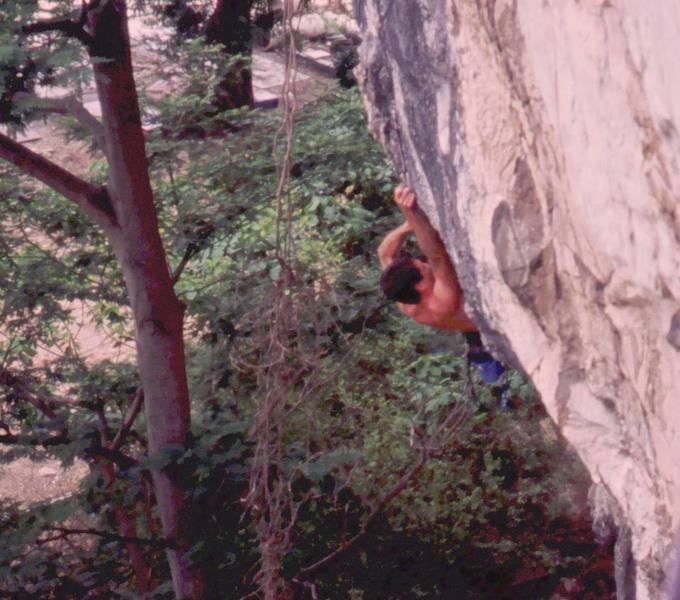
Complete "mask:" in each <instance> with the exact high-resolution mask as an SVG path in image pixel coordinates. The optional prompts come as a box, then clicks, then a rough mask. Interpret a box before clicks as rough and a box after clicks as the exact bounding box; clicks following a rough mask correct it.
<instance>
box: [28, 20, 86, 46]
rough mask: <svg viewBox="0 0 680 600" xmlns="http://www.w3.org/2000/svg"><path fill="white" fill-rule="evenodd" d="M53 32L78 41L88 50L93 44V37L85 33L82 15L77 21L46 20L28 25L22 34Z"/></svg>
mask: <svg viewBox="0 0 680 600" xmlns="http://www.w3.org/2000/svg"><path fill="white" fill-rule="evenodd" d="M83 12H84V11H83ZM52 31H55V32H58V33H62V34H64V35H65V36H66V37H68V38H72V39H75V40H78V41H79V42H82V44H83V45H84V46H85V47H87V48H89V47H90V45H91V44H92V42H93V39H92V36H91V35H90V34H89V33H87V31H85V27H84V21H83V18H82V15H81V18H80V19H78V20H77V21H76V20H74V19H68V18H61V19H46V20H41V21H35V22H33V23H28V24H27V25H24V26H23V27H22V28H21V32H22V33H23V34H24V35H34V34H38V33H49V32H52Z"/></svg>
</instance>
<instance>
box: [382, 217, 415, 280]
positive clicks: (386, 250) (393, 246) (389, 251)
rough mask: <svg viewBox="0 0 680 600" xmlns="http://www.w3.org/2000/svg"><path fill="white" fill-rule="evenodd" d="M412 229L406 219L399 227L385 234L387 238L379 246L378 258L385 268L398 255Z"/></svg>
mask: <svg viewBox="0 0 680 600" xmlns="http://www.w3.org/2000/svg"><path fill="white" fill-rule="evenodd" d="M410 231H411V225H410V223H409V222H408V221H404V222H403V223H402V224H401V225H399V227H396V228H395V229H393V230H392V231H390V232H389V233H388V234H387V235H386V236H385V239H383V241H382V242H380V246H378V259H379V260H380V264H381V266H382V268H383V269H386V268H387V267H389V266H390V265H391V264H392V261H393V260H394V259H395V258H396V257H397V255H398V254H399V251H400V250H401V247H402V246H403V245H404V242H405V241H406V238H407V237H408V234H409V233H410Z"/></svg>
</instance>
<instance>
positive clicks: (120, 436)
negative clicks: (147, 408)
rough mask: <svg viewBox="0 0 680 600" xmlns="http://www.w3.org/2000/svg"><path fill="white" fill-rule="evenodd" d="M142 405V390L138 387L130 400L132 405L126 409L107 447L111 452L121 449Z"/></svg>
mask: <svg viewBox="0 0 680 600" xmlns="http://www.w3.org/2000/svg"><path fill="white" fill-rule="evenodd" d="M143 404H144V390H143V389H142V388H141V387H140V388H139V389H138V390H137V393H136V394H135V397H134V399H133V400H132V404H130V407H129V408H128V411H127V414H126V415H125V420H124V421H123V424H122V425H121V426H120V429H119V430H118V433H117V434H116V437H114V438H113V441H112V442H111V444H110V445H109V447H110V448H111V450H118V449H119V448H120V447H121V445H122V444H123V441H124V440H125V436H126V435H127V433H128V431H130V428H131V427H132V424H133V423H134V422H135V419H136V418H137V415H138V414H139V411H140V410H141V409H142V406H143Z"/></svg>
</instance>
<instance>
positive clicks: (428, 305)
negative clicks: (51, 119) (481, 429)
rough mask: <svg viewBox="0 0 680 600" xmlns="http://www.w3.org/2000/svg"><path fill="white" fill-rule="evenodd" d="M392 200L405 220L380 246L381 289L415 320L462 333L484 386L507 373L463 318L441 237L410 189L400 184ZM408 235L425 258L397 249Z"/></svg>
mask: <svg viewBox="0 0 680 600" xmlns="http://www.w3.org/2000/svg"><path fill="white" fill-rule="evenodd" d="M394 202H395V204H396V205H397V206H398V207H399V209H400V210H401V212H402V214H403V215H404V222H403V223H402V224H401V225H399V227H397V228H396V229H393V230H392V231H390V232H389V233H388V234H387V235H386V236H385V239H383V241H382V242H381V243H380V246H378V258H379V260H380V264H381V265H382V267H383V269H384V270H383V274H382V277H381V278H380V287H382V289H383V292H385V295H386V296H387V298H388V299H389V300H393V301H395V302H396V303H397V307H398V308H399V310H400V311H401V312H403V313H404V314H405V315H407V316H409V317H411V318H412V319H413V320H414V321H417V322H418V323H422V324H423V325H429V326H430V327H434V328H436V329H444V330H447V331H461V332H463V334H464V335H465V339H466V340H467V342H468V348H469V349H468V360H469V361H470V363H472V364H473V365H475V366H476V367H477V368H478V369H479V373H480V376H481V378H482V380H483V381H484V382H485V383H494V382H496V381H497V380H498V379H499V378H500V376H501V375H502V374H503V372H504V371H505V369H504V367H503V365H501V364H500V363H499V362H498V361H496V360H495V359H494V358H493V357H492V356H491V355H490V354H489V353H488V352H487V351H486V350H485V349H484V346H483V345H482V341H481V338H480V336H479V333H478V331H477V327H475V324H474V323H473V322H472V321H471V320H470V318H469V317H468V316H467V315H466V314H465V309H464V306H463V290H462V289H461V287H460V284H459V283H458V276H457V275H456V270H455V269H454V267H453V264H452V263H451V260H450V259H449V255H448V254H447V253H446V248H445V247H444V243H443V242H442V240H441V238H440V237H439V234H438V233H437V231H436V230H435V229H434V227H432V225H430V222H429V220H428V219H427V217H426V216H425V214H424V213H423V212H422V211H421V210H420V209H419V208H418V204H417V201H416V196H415V194H414V193H413V191H412V190H411V189H410V188H408V187H407V186H405V185H403V184H402V185H400V186H398V187H397V189H396V190H395V192H394ZM411 232H413V234H414V235H415V236H416V242H417V243H418V246H419V247H420V249H421V250H422V252H423V254H424V255H425V256H424V257H423V258H416V257H413V256H411V255H410V254H408V253H406V252H404V251H403V250H402V249H401V248H402V246H403V244H404V242H405V241H406V238H407V237H408V236H409V234H410V233H411Z"/></svg>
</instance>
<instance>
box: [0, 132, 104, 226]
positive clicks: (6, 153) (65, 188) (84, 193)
mask: <svg viewBox="0 0 680 600" xmlns="http://www.w3.org/2000/svg"><path fill="white" fill-rule="evenodd" d="M0 158H2V159H4V160H6V161H8V162H10V163H12V164H13V165H15V166H16V167H18V168H19V169H21V170H22V171H23V172H24V173H26V174H28V175H31V176H33V177H35V178H36V179H39V180H40V181H42V182H43V183H44V184H45V185H47V186H49V187H51V188H52V189H53V190H55V191H57V192H59V193H60V194H62V195H63V196H64V197H66V198H68V199H69V200H71V201H72V202H75V203H76V204H77V205H78V206H79V207H80V208H82V209H83V210H84V211H85V212H86V213H87V214H88V215H89V216H90V218H91V219H92V220H93V221H94V222H95V223H97V224H98V225H100V226H102V227H103V228H105V229H107V228H111V226H116V225H117V220H116V215H115V212H114V210H113V206H112V205H111V200H110V198H109V194H108V192H107V190H106V188H105V187H103V186H96V185H93V184H91V183H89V182H87V181H85V180H84V179H81V178H80V177H78V176H76V175H74V174H73V173H71V172H70V171H67V170H66V169H64V168H62V167H60V166H59V165H57V164H56V163H53V162H52V161H51V160H48V159H47V158H45V157H44V156H40V155H39V154H37V153H35V152H33V151H32V150H29V149H28V148H26V147H25V146H23V145H22V144H20V143H18V142H15V141H14V140H13V139H12V138H10V137H9V136H7V135H5V134H3V133H0Z"/></svg>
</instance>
